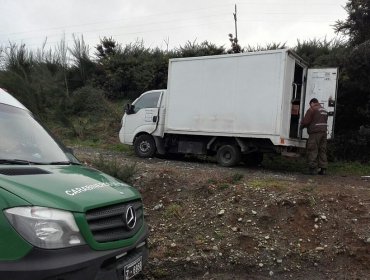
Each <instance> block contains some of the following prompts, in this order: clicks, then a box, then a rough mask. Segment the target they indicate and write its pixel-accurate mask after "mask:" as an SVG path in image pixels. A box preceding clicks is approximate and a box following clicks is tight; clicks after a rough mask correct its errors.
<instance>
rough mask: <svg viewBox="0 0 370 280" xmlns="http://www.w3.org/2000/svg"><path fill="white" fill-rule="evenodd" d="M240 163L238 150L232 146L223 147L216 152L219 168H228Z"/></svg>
mask: <svg viewBox="0 0 370 280" xmlns="http://www.w3.org/2000/svg"><path fill="white" fill-rule="evenodd" d="M239 161H240V150H239V148H238V147H237V146H234V145H223V146H221V147H220V148H219V149H218V151H217V162H218V163H219V164H220V165H221V166H225V167H230V166H234V165H236V164H238V163H239Z"/></svg>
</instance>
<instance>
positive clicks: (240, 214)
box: [75, 149, 370, 279]
mask: <svg viewBox="0 0 370 280" xmlns="http://www.w3.org/2000/svg"><path fill="white" fill-rule="evenodd" d="M75 153H76V155H77V156H78V157H79V158H80V159H81V160H82V161H85V162H87V163H91V162H92V160H93V159H94V158H95V159H96V158H97V157H98V155H99V154H102V155H103V157H104V158H106V159H112V158H115V159H116V160H117V161H118V162H119V163H123V164H128V163H129V164H132V163H133V162H136V163H137V165H136V166H137V174H136V175H135V179H134V182H133V185H134V186H135V187H136V188H138V189H139V190H140V192H141V193H142V195H143V200H144V204H145V206H146V208H145V211H146V219H147V221H148V223H149V225H150V261H149V264H148V266H147V267H146V268H145V271H144V273H143V275H141V278H142V279H370V181H367V180H364V179H361V178H360V177H341V176H330V175H328V176H308V175H301V174H292V173H278V172H272V171H269V170H266V169H264V168H258V169H250V168H247V167H244V166H239V167H237V168H222V167H219V166H217V165H216V164H213V163H206V162H196V161H170V160H164V159H145V160H142V159H138V158H136V157H132V156H127V155H123V154H117V153H115V154H112V153H110V152H104V151H100V152H97V151H94V150H86V149H76V150H75ZM139 279H140V278H139Z"/></svg>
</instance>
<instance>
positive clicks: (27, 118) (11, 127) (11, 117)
mask: <svg viewBox="0 0 370 280" xmlns="http://www.w3.org/2000/svg"><path fill="white" fill-rule="evenodd" d="M32 163H33V164H70V163H78V161H77V160H76V159H75V161H74V160H72V162H71V156H69V155H68V154H66V153H65V152H64V151H63V150H62V148H61V146H59V145H58V144H57V143H56V142H55V140H54V139H53V138H52V137H51V136H50V135H49V134H48V132H47V131H46V130H45V129H44V128H43V127H42V126H41V125H40V124H39V123H38V122H37V121H36V120H35V119H34V118H33V117H32V115H31V114H30V113H29V112H27V111H25V110H22V109H19V108H16V107H13V106H9V105H5V104H0V164H32Z"/></svg>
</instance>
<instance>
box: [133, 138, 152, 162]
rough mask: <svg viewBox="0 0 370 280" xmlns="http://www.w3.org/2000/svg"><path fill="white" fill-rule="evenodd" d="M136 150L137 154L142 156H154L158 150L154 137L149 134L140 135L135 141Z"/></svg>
mask: <svg viewBox="0 0 370 280" xmlns="http://www.w3.org/2000/svg"><path fill="white" fill-rule="evenodd" d="M134 150H135V154H136V155H137V156H138V157H141V158H149V157H152V156H154V154H155V152H156V151H157V148H156V146H155V141H154V138H153V137H152V136H151V135H148V134H143V135H140V136H139V137H137V138H136V139H135V141H134Z"/></svg>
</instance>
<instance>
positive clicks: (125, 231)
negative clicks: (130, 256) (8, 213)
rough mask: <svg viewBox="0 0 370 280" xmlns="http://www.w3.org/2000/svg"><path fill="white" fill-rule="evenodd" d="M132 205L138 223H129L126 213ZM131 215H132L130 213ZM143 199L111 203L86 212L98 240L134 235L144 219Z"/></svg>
mask: <svg viewBox="0 0 370 280" xmlns="http://www.w3.org/2000/svg"><path fill="white" fill-rule="evenodd" d="M130 206H132V209H133V210H134V213H135V214H136V224H135V225H134V226H133V224H132V222H131V224H130V223H129V224H127V221H126V213H127V211H128V209H129V208H130ZM129 216H130V215H129ZM143 216H144V212H143V204H142V203H141V201H131V202H126V203H122V204H115V205H110V206H106V207H102V208H98V209H93V210H89V211H88V212H86V220H87V223H88V224H89V227H90V230H91V233H92V234H93V236H94V239H95V240H96V241H97V242H100V243H104V242H111V241H117V240H122V239H127V238H130V237H132V236H134V235H135V234H136V233H137V232H138V230H139V229H140V228H141V226H142V224H143V220H144V217H143Z"/></svg>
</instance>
